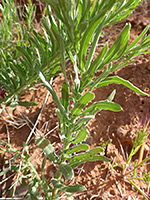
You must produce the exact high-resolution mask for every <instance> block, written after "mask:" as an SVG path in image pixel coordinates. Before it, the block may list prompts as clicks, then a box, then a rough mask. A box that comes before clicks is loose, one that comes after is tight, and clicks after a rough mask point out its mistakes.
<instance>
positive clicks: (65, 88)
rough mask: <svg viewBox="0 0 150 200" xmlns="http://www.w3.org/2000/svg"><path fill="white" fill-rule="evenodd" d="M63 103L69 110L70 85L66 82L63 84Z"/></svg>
mask: <svg viewBox="0 0 150 200" xmlns="http://www.w3.org/2000/svg"><path fill="white" fill-rule="evenodd" d="M61 103H62V105H63V106H64V108H65V109H66V111H67V110H68V106H69V87H68V85H67V84H66V82H64V83H63V84H62V91H61Z"/></svg>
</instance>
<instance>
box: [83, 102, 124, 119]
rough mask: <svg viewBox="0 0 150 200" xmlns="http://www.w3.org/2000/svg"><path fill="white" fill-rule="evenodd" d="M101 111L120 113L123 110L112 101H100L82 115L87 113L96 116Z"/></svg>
mask: <svg viewBox="0 0 150 200" xmlns="http://www.w3.org/2000/svg"><path fill="white" fill-rule="evenodd" d="M100 110H110V111H114V112H118V111H121V110H122V108H121V106H120V105H118V104H116V103H114V102H111V101H107V100H105V101H99V102H95V103H93V104H92V105H91V106H89V107H88V108H87V109H85V110H84V111H83V112H82V113H81V115H85V114H87V113H89V115H91V114H93V115H94V114H96V113H97V112H99V111H100Z"/></svg>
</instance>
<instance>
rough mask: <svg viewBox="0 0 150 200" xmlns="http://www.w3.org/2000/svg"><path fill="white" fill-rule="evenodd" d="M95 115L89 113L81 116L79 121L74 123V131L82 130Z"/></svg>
mask: <svg viewBox="0 0 150 200" xmlns="http://www.w3.org/2000/svg"><path fill="white" fill-rule="evenodd" d="M94 117H95V116H94V115H88V116H84V117H81V118H80V119H79V120H78V121H77V122H75V123H74V124H73V128H72V132H76V131H78V130H80V129H81V128H82V127H83V126H85V125H86V124H88V122H89V121H90V120H91V119H93V118H94Z"/></svg>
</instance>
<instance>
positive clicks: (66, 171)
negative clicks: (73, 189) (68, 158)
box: [58, 163, 74, 180]
mask: <svg viewBox="0 0 150 200" xmlns="http://www.w3.org/2000/svg"><path fill="white" fill-rule="evenodd" d="M58 169H59V171H60V172H62V174H63V175H64V177H65V179H67V180H71V179H73V177H74V172H73V169H72V167H70V166H69V165H68V164H66V163H62V164H60V165H59V168H58Z"/></svg>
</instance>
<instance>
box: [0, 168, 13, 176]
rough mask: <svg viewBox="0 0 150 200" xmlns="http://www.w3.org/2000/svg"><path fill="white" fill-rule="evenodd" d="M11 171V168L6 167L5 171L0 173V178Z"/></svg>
mask: <svg viewBox="0 0 150 200" xmlns="http://www.w3.org/2000/svg"><path fill="white" fill-rule="evenodd" d="M10 170H11V167H8V168H6V169H3V171H1V172H0V177H1V176H3V175H4V174H6V173H7V172H8V171H10Z"/></svg>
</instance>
